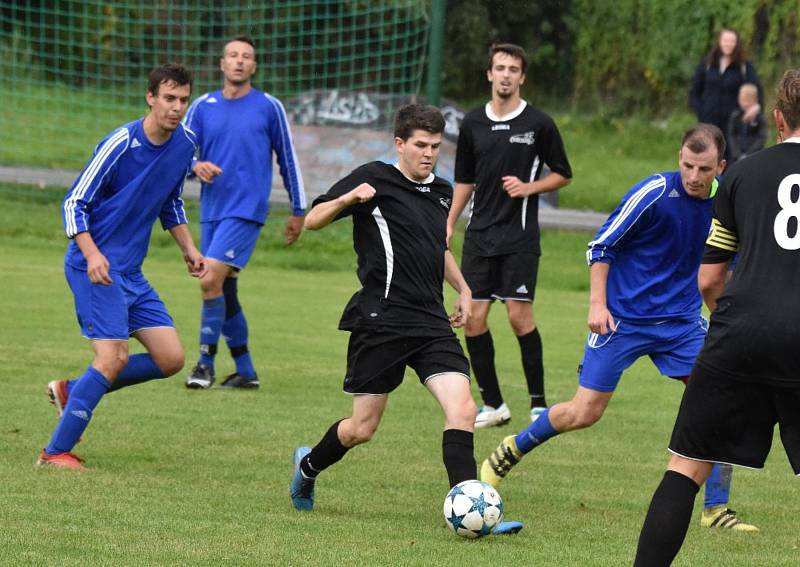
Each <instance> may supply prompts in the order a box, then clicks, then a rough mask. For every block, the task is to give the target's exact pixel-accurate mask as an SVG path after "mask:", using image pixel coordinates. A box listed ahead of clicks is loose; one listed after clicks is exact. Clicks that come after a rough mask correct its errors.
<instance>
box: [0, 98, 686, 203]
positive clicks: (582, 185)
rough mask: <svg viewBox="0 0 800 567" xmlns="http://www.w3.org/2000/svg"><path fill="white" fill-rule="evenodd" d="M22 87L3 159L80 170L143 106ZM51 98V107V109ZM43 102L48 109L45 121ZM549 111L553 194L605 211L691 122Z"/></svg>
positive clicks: (3, 131) (11, 103)
mask: <svg viewBox="0 0 800 567" xmlns="http://www.w3.org/2000/svg"><path fill="white" fill-rule="evenodd" d="M22 85H23V86H21V87H20V86H19V85H17V84H16V83H15V84H14V86H13V88H11V87H10V86H4V85H2V84H0V95H2V96H3V97H4V98H3V100H4V101H5V104H4V105H3V106H2V108H0V123H1V124H3V128H0V164H3V165H27V166H32V167H53V168H67V169H75V170H77V169H80V168H81V167H83V166H84V164H85V163H86V160H87V159H88V157H89V156H90V152H91V149H92V148H93V147H94V146H95V144H97V143H98V142H99V141H100V139H102V137H103V136H105V135H106V134H107V133H108V132H109V131H110V130H111V129H112V128H115V127H116V126H118V125H119V124H123V123H126V122H129V121H131V120H133V119H135V118H136V117H137V116H139V115H140V114H141V113H143V112H144V111H145V107H144V102H143V101H142V103H141V104H138V102H137V103H134V102H133V101H131V100H130V98H131V97H130V96H127V97H122V98H121V95H119V93H110V92H109V93H103V92H100V93H97V92H94V91H89V90H80V89H71V88H68V87H64V86H52V87H49V88H45V87H43V86H37V85H36V84H29V83H24V84H22ZM54 100H58V106H57V107H55V108H51V105H52V104H53V103H52V101H54ZM43 107H47V108H48V112H47V117H46V119H44V118H43V117H42V115H41V109H42V108H43ZM545 110H547V108H545ZM553 116H554V119H555V121H556V123H557V124H558V127H559V130H560V131H561V134H562V136H563V138H564V143H565V145H566V149H567V155H568V156H569V159H570V163H571V164H572V167H573V173H574V178H573V182H572V183H571V184H570V185H569V186H568V187H567V188H566V189H564V190H562V191H561V192H560V204H561V206H562V207H567V208H576V209H590V210H597V211H611V210H612V209H613V208H614V207H616V205H617V203H618V202H619V200H620V198H621V196H622V195H623V194H624V193H625V192H626V191H627V190H628V189H629V188H630V187H631V186H632V185H633V184H634V183H636V182H637V181H639V180H640V179H643V178H644V177H647V176H649V175H652V174H653V173H656V172H658V171H665V170H673V169H677V159H678V156H677V154H678V148H679V145H680V139H681V135H682V133H683V130H684V129H686V128H687V127H689V126H691V125H692V124H693V123H694V118H693V116H691V115H689V114H688V113H682V112H679V113H676V114H674V115H671V116H669V117H667V118H666V119H662V120H659V121H656V122H654V121H652V120H651V119H650V118H649V117H644V116H640V115H639V116H631V117H628V118H624V119H623V118H615V117H601V116H587V115H584V114H576V113H570V112H558V113H554V115H553ZM387 135H388V134H387Z"/></svg>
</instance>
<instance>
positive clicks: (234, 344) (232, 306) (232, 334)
mask: <svg viewBox="0 0 800 567" xmlns="http://www.w3.org/2000/svg"><path fill="white" fill-rule="evenodd" d="M238 284H239V278H225V281H224V282H223V284H222V293H223V297H224V298H225V323H223V325H222V334H223V335H224V337H225V342H226V343H227V345H228V348H229V349H230V350H231V356H232V357H233V361H234V362H235V363H236V373H237V374H240V375H241V376H246V377H247V378H255V377H256V369H255V368H254V367H253V360H252V359H251V358H250V352H249V351H248V349H247V335H248V330H247V319H246V318H245V316H244V312H243V311H242V306H241V304H240V303H239V285H238Z"/></svg>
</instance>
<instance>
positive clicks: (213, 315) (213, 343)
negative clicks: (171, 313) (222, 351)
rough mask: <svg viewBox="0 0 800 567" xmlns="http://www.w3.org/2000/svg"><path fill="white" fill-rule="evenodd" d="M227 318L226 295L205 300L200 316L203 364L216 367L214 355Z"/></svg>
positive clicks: (201, 360)
mask: <svg viewBox="0 0 800 567" xmlns="http://www.w3.org/2000/svg"><path fill="white" fill-rule="evenodd" d="M224 320H225V296H224V295H220V296H219V297H215V298H214V299H205V300H203V312H202V315H201V317H200V359H199V362H200V363H201V364H205V365H206V366H208V367H210V368H214V355H215V354H216V353H217V343H218V342H219V335H220V333H221V332H222V323H223V321H224Z"/></svg>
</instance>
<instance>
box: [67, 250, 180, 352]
mask: <svg viewBox="0 0 800 567" xmlns="http://www.w3.org/2000/svg"><path fill="white" fill-rule="evenodd" d="M64 274H65V275H66V277H67V283H68V284H69V287H70V289H71V290H72V295H73V297H74V299H75V312H76V314H77V316H78V325H80V327H81V333H82V334H83V336H84V337H86V338H87V339H92V340H120V341H127V340H128V337H129V336H131V335H132V334H133V333H135V332H136V331H141V330H142V329H150V328H154V327H174V326H175V325H174V323H173V322H172V317H170V315H169V312H167V308H166V307H165V306H164V302H163V301H161V298H160V297H159V296H158V294H157V293H156V290H154V289H153V287H152V286H151V285H150V284H149V283H148V281H147V280H146V279H145V277H144V274H142V272H137V273H133V274H117V273H114V272H112V273H111V274H110V276H111V279H112V282H111V285H101V284H93V283H92V282H90V281H89V275H88V274H87V273H86V271H85V270H78V269H76V268H73V267H72V266H64Z"/></svg>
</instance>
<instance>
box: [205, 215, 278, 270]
mask: <svg viewBox="0 0 800 567" xmlns="http://www.w3.org/2000/svg"><path fill="white" fill-rule="evenodd" d="M262 226H263V225H261V224H259V223H257V222H253V221H249V220H245V219H239V218H230V219H222V220H220V221H210V222H203V223H200V246H201V252H202V254H203V256H205V257H206V258H211V259H212V260H216V261H217V262H222V263H223V264H227V265H228V266H231V267H233V268H235V269H236V270H241V269H242V268H244V267H245V266H246V265H247V262H248V261H249V260H250V256H251V255H252V254H253V250H255V247H256V242H258V235H259V233H260V232H261V227H262Z"/></svg>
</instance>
